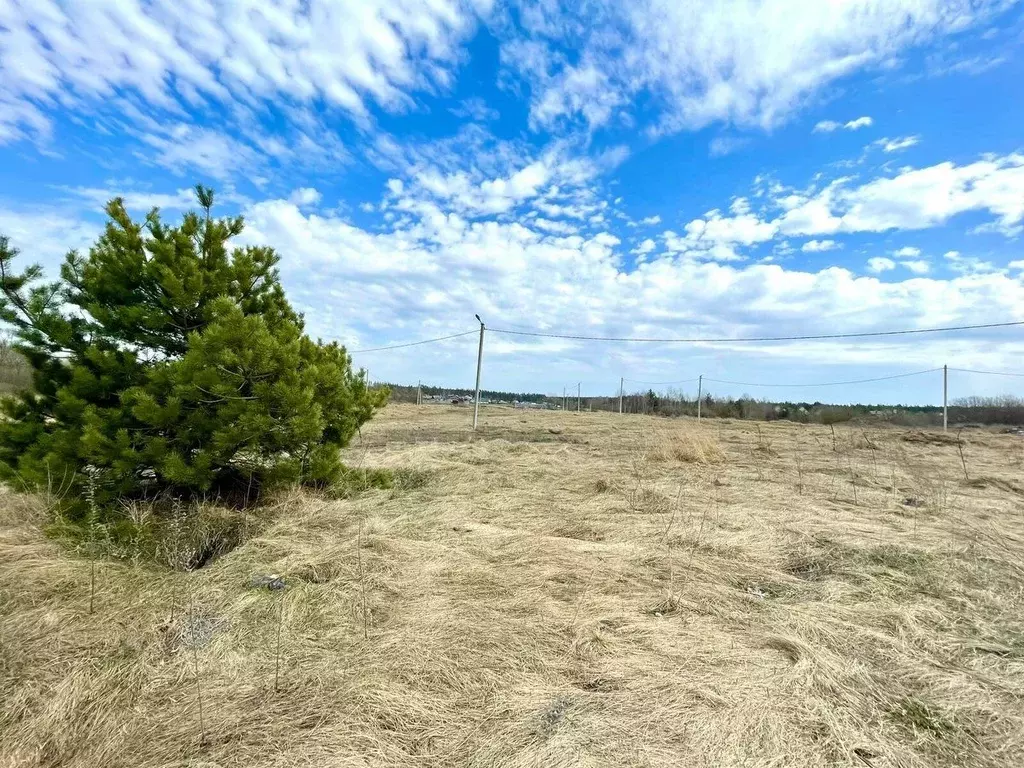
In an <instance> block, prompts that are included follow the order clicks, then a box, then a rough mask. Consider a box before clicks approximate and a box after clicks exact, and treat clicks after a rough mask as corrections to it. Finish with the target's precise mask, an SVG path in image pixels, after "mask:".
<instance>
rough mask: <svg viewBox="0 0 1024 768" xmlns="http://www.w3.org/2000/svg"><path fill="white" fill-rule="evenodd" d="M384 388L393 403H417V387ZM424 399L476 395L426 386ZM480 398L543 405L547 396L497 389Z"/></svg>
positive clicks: (458, 388) (446, 388)
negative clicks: (388, 389)
mask: <svg viewBox="0 0 1024 768" xmlns="http://www.w3.org/2000/svg"><path fill="white" fill-rule="evenodd" d="M384 386H386V387H388V388H390V390H391V402H393V403H415V402H416V387H415V386H405V385H402V384H385V385H384ZM421 389H422V392H423V397H424V398H426V397H428V396H429V397H435V398H436V397H439V396H444V397H448V396H450V397H453V398H454V397H473V396H474V394H475V393H476V390H474V389H464V388H461V387H435V386H433V385H430V384H424V385H423V386H422V388H421ZM480 398H481V399H482V400H489V401H491V402H494V401H497V400H500V401H501V402H505V403H512V402H519V403H542V402H544V401H545V400H546V399H548V398H546V396H545V395H541V394H539V393H537V392H504V391H501V390H496V389H481V390H480Z"/></svg>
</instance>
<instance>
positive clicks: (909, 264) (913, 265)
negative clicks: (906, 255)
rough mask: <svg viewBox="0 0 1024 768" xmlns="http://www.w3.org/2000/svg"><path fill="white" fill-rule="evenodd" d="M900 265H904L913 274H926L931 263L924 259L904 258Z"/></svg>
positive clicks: (929, 269)
mask: <svg viewBox="0 0 1024 768" xmlns="http://www.w3.org/2000/svg"><path fill="white" fill-rule="evenodd" d="M900 265H901V266H903V267H906V268H907V269H909V270H910V271H911V272H913V273H914V274H915V275H927V274H928V273H929V272H931V269H932V265H931V264H929V263H928V261H927V260H926V259H904V260H903V261H901V262H900Z"/></svg>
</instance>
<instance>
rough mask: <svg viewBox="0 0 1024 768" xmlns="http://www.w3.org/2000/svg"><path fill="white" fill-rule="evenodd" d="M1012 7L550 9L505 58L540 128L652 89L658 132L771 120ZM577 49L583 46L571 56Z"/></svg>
mask: <svg viewBox="0 0 1024 768" xmlns="http://www.w3.org/2000/svg"><path fill="white" fill-rule="evenodd" d="M1004 5H1005V4H1004V3H1003V2H1002V0H914V2H906V0H850V2H845V3H842V4H834V3H822V2H816V1H815V0H779V1H778V2H764V3H752V2H749V0H722V1H721V2H716V3H707V2H703V1H702V0H638V1H637V2H631V3H616V2H597V3H594V4H591V5H589V6H588V9H587V18H586V24H585V25H583V24H581V23H579V22H575V20H573V19H566V18H562V17H559V16H558V15H557V11H556V8H558V6H557V5H555V4H550V5H546V6H543V8H544V10H543V11H540V12H538V13H537V14H536V15H538V16H540V17H543V18H544V19H545V22H544V23H543V24H533V25H528V24H524V26H526V27H528V29H527V35H526V37H524V38H520V39H516V40H513V41H506V42H505V43H504V45H503V48H502V60H503V63H504V64H505V66H506V68H507V69H509V70H514V71H515V73H516V74H517V75H520V76H523V77H525V78H526V79H527V80H528V81H529V82H530V83H531V85H532V92H533V93H532V103H531V119H532V120H533V122H534V123H535V124H536V125H540V126H548V125H552V124H554V123H555V122H556V121H558V120H561V119H565V118H571V117H574V116H580V117H582V118H583V119H584V120H585V121H586V122H587V123H588V124H589V125H590V126H591V127H592V128H593V127H596V126H599V125H603V124H605V123H608V122H611V121H612V120H613V119H617V118H618V117H619V115H620V114H621V110H622V109H623V107H624V105H625V104H626V103H628V102H629V101H631V100H632V99H633V98H634V97H635V96H636V95H637V94H650V95H651V96H653V97H654V98H653V101H654V103H656V104H660V105H662V107H663V116H662V120H661V122H660V124H659V126H658V127H657V128H656V130H657V131H673V130H679V129H683V128H687V129H695V128H701V127H703V126H706V125H708V124H709V123H712V122H718V121H723V122H729V123H734V124H738V125H756V126H761V127H771V126H775V125H778V124H780V123H782V122H784V121H786V120H787V119H788V118H789V117H790V116H791V115H792V114H793V113H794V112H795V111H797V110H799V109H800V108H801V107H802V106H803V105H804V104H805V103H807V102H808V101H809V100H810V99H812V98H813V96H814V95H815V94H817V93H818V92H819V91H821V90H822V89H823V88H825V87H826V86H828V85H829V84H832V83H834V82H835V81H837V80H840V79H842V78H843V77H845V76H847V75H850V74H852V73H854V72H857V71H859V70H863V69H865V68H870V67H875V66H879V65H883V64H888V65H891V64H893V62H896V61H898V59H899V57H901V56H902V55H903V54H904V53H905V52H907V51H908V50H910V49H912V48H914V47H916V46H919V45H922V44H924V43H927V42H929V41H931V40H934V39H935V38H940V37H942V36H944V35H947V34H951V33H955V32H962V31H963V30H964V29H966V28H969V27H972V26H980V24H981V23H982V22H984V21H985V20H987V19H989V18H991V17H992V16H993V15H994V13H995V12H997V11H998V10H1000V9H1002V8H1003V7H1004ZM531 35H532V39H526V38H529V37H531ZM567 47H568V48H570V49H577V50H578V55H576V56H573V57H572V60H571V61H570V60H569V59H568V57H566V56H565V55H564V53H563V51H564V49H565V48H567ZM858 120H860V118H858V119H857V120H851V121H850V123H853V124H857V123H858ZM862 124H863V123H862ZM851 127H856V125H854V126H851Z"/></svg>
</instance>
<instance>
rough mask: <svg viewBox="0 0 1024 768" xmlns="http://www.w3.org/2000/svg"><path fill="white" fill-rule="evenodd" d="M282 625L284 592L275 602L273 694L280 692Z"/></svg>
mask: <svg viewBox="0 0 1024 768" xmlns="http://www.w3.org/2000/svg"><path fill="white" fill-rule="evenodd" d="M282 624H284V592H282V593H281V597H280V599H279V600H278V601H277V651H276V654H275V656H274V693H277V692H278V691H279V690H280V685H279V683H280V680H281V625H282Z"/></svg>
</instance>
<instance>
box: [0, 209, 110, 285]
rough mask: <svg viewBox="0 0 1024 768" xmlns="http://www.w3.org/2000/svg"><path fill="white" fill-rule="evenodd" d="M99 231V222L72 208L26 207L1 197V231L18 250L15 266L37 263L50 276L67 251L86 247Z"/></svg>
mask: <svg viewBox="0 0 1024 768" xmlns="http://www.w3.org/2000/svg"><path fill="white" fill-rule="evenodd" d="M108 199H109V198H108ZM103 202H104V203H106V200H104V201H103ZM101 231H102V227H101V226H100V225H99V224H98V223H93V222H91V221H85V220H83V219H82V218H81V217H80V216H79V215H77V214H76V212H75V211H74V210H62V209H60V208H41V207H27V208H26V207H24V206H14V205H9V204H6V203H4V202H3V201H0V234H4V235H7V237H9V238H10V244H11V247H12V248H17V249H18V250H19V251H21V255H20V256H19V257H18V262H16V264H15V268H16V269H18V270H21V269H23V268H24V267H26V266H28V265H29V264H34V263H39V264H41V265H42V266H43V268H44V269H45V271H46V276H47V277H48V278H51V279H52V278H54V277H56V275H57V272H58V269H59V265H60V263H61V262H62V261H63V259H64V255H65V254H66V253H67V252H68V251H70V250H76V249H77V250H81V251H85V250H87V249H88V248H89V246H90V245H92V244H93V242H95V240H96V238H97V237H98V236H99V234H100V232H101Z"/></svg>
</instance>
